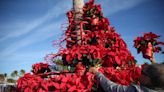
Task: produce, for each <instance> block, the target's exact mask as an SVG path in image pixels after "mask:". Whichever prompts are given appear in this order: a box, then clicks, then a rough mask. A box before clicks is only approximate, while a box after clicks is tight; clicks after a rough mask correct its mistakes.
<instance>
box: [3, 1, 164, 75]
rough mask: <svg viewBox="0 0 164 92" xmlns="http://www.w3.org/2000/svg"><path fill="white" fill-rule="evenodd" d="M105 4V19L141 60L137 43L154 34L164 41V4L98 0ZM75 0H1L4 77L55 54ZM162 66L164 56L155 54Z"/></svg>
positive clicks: (29, 67)
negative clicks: (140, 37)
mask: <svg viewBox="0 0 164 92" xmlns="http://www.w3.org/2000/svg"><path fill="white" fill-rule="evenodd" d="M95 1H96V3H99V4H101V6H102V8H103V13H104V16H105V17H107V18H108V19H109V20H110V23H111V25H112V26H114V27H115V29H116V32H117V33H119V34H120V35H121V37H122V38H123V39H124V41H125V42H126V43H127V45H128V48H129V50H130V51H131V53H132V54H133V55H134V56H135V58H136V59H137V60H138V64H142V63H144V62H145V61H147V60H145V59H143V58H142V56H141V55H140V54H137V52H136V49H135V48H134V47H133V39H134V38H135V37H136V36H139V35H141V34H142V33H144V32H150V31H152V32H154V33H157V34H159V35H161V36H162V37H161V38H160V40H161V41H164V37H163V36H164V35H163V34H164V18H163V17H164V6H163V4H164V1H163V0H95ZM71 8H72V0H0V73H5V72H7V73H10V72H12V71H13V70H20V69H25V70H26V71H30V70H31V65H32V64H34V63H36V62H41V61H43V60H44V56H45V55H46V54H50V53H55V52H57V51H58V48H57V47H54V46H53V45H52V42H53V40H58V39H60V37H61V36H62V33H63V31H62V30H63V29H62V28H61V25H62V24H64V23H67V18H66V16H65V13H66V12H67V11H68V10H70V9H71ZM155 57H156V59H157V61H158V62H162V61H164V58H163V54H155Z"/></svg>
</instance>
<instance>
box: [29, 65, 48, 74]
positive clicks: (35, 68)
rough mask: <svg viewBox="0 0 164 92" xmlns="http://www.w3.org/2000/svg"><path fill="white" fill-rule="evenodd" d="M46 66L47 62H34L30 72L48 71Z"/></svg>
mask: <svg viewBox="0 0 164 92" xmlns="http://www.w3.org/2000/svg"><path fill="white" fill-rule="evenodd" d="M48 66H49V65H48V64H44V63H36V64H34V65H32V72H33V73H34V74H41V73H46V72H50V69H49V67H48Z"/></svg>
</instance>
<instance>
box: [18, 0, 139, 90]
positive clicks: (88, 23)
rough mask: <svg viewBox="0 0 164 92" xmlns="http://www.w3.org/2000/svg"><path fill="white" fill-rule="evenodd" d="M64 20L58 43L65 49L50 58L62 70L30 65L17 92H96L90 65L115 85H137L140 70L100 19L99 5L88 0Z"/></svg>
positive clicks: (45, 65)
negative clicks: (95, 67)
mask: <svg viewBox="0 0 164 92" xmlns="http://www.w3.org/2000/svg"><path fill="white" fill-rule="evenodd" d="M75 1H76V0H75ZM77 15H78V16H77ZM67 17H68V21H69V25H68V27H67V29H66V31H65V38H64V40H62V41H61V42H66V46H65V48H61V49H60V50H59V52H58V53H56V54H52V55H51V56H52V57H51V59H52V58H53V60H54V63H55V64H56V65H58V64H59V63H60V65H62V66H63V67H66V68H65V69H63V70H62V71H52V70H51V69H50V67H51V65H48V64H46V63H37V64H34V65H33V70H32V72H33V73H32V74H30V73H27V74H25V75H24V76H23V77H21V78H20V79H19V80H18V84H17V91H18V92H48V91H54V92H65V91H68V92H90V91H96V90H97V89H98V88H99V86H100V85H97V86H95V85H94V84H97V81H96V79H94V75H93V74H91V73H90V72H88V69H89V67H92V66H101V68H100V69H99V71H100V72H102V73H103V74H104V75H105V76H106V77H107V78H108V79H110V80H112V81H114V82H116V83H119V84H122V85H129V84H130V83H136V84H139V82H138V81H139V78H140V75H141V69H140V68H139V67H137V65H136V60H135V59H134V57H133V56H132V54H131V53H130V51H129V50H128V48H127V45H126V43H125V42H124V41H123V39H122V38H121V37H120V35H119V34H118V33H116V31H115V29H114V27H111V26H110V22H109V20H108V19H107V18H105V17H104V16H103V13H102V9H101V6H100V5H97V4H94V0H90V1H89V2H87V3H85V4H84V6H83V7H82V11H80V12H76V11H75V9H72V10H71V11H68V12H67ZM58 59H59V60H58Z"/></svg>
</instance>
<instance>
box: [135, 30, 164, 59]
mask: <svg viewBox="0 0 164 92" xmlns="http://www.w3.org/2000/svg"><path fill="white" fill-rule="evenodd" d="M159 37H160V36H158V35H156V34H154V33H152V32H149V33H145V34H144V35H143V36H141V37H137V38H136V39H135V40H134V47H135V48H136V49H137V52H138V53H140V52H142V54H143V57H144V58H147V59H149V58H151V57H152V53H153V52H160V51H161V47H159V46H157V45H160V44H161V45H164V43H163V42H158V41H157V39H158V38H159Z"/></svg>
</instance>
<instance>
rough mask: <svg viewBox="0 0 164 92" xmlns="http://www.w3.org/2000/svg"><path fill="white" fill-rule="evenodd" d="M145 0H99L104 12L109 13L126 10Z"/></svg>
mask: <svg viewBox="0 0 164 92" xmlns="http://www.w3.org/2000/svg"><path fill="white" fill-rule="evenodd" d="M145 1H147V0H100V1H98V3H99V4H101V6H102V8H103V11H104V14H105V15H106V16H107V15H111V14H114V13H117V12H119V11H122V10H127V9H130V8H133V7H135V6H137V5H138V4H141V3H143V2H145Z"/></svg>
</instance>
